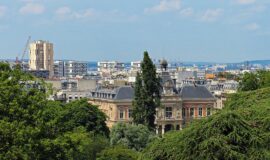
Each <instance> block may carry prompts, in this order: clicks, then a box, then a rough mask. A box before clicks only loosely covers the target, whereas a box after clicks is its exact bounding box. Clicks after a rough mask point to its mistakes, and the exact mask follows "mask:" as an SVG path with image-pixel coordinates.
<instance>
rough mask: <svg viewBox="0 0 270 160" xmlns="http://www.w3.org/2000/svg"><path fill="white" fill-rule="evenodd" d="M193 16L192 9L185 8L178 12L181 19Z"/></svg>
mask: <svg viewBox="0 0 270 160" xmlns="http://www.w3.org/2000/svg"><path fill="white" fill-rule="evenodd" d="M193 14H194V10H193V9H192V8H185V9H183V10H182V11H181V12H180V15H181V16H183V17H190V16H192V15H193Z"/></svg>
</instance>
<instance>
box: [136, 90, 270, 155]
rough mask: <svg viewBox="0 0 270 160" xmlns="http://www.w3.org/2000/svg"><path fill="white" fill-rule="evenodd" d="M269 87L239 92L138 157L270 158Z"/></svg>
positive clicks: (166, 136) (153, 144) (152, 144)
mask: <svg viewBox="0 0 270 160" xmlns="http://www.w3.org/2000/svg"><path fill="white" fill-rule="evenodd" d="M269 144H270V88H265V89H260V90H256V91H252V92H251V91H250V92H240V93H237V94H233V95H231V96H230V97H229V98H228V101H227V103H226V107H225V108H224V110H222V111H220V112H218V113H216V114H215V115H212V116H211V117H209V118H207V119H202V120H199V121H195V122H194V123H192V124H191V125H190V126H189V127H187V128H185V129H184V130H182V131H181V132H171V133H168V134H166V135H165V137H164V138H162V139H159V140H156V141H154V142H153V143H151V144H150V145H149V147H147V148H146V149H145V150H144V151H143V154H142V157H141V159H149V160H160V159H164V160H165V159H166V160H177V159H224V160H225V159H258V160H261V159H270V145H269Z"/></svg>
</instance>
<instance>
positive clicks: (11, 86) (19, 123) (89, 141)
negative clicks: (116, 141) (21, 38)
mask: <svg viewBox="0 0 270 160" xmlns="http://www.w3.org/2000/svg"><path fill="white" fill-rule="evenodd" d="M48 90H50V89H49V88H48V85H46V84H45V83H44V82H43V81H41V80H39V79H37V78H35V77H33V76H31V75H29V74H26V73H24V72H22V71H21V70H20V69H19V68H15V69H13V70H12V69H11V68H10V67H9V65H8V64H5V63H0V139H1V143H0V159H95V158H96V154H97V153H98V152H100V151H101V150H102V149H104V148H105V146H108V139H107V137H105V136H108V134H109V130H108V128H107V127H106V124H105V120H106V116H105V114H104V113H102V112H101V111H100V110H99V109H98V108H97V107H96V106H92V105H90V104H88V103H87V101H86V100H78V101H76V102H73V103H70V104H61V103H59V102H53V101H49V100H48V99H47V96H48Z"/></svg>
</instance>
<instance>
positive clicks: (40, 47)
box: [29, 40, 54, 77]
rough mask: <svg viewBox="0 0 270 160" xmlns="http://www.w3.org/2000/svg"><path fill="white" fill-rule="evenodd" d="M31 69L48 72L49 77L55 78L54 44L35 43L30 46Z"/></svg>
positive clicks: (45, 42)
mask: <svg viewBox="0 0 270 160" xmlns="http://www.w3.org/2000/svg"><path fill="white" fill-rule="evenodd" d="M29 50H30V53H29V58H30V59H29V69H30V70H48V71H49V76H50V77H52V76H53V64H54V61H53V54H54V51H53V44H52V43H50V42H48V41H42V40H39V41H35V42H32V43H30V46H29Z"/></svg>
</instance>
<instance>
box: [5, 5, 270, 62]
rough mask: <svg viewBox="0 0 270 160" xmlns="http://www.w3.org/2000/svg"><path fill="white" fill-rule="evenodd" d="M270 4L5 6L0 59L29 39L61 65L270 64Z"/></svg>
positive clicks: (16, 51)
mask: <svg viewBox="0 0 270 160" xmlns="http://www.w3.org/2000/svg"><path fill="white" fill-rule="evenodd" d="M269 7H270V0H0V58H15V57H16V56H17V54H21V53H22V52H23V48H24V46H25V43H26V40H27V37H28V36H29V35H31V36H32V40H40V39H42V40H49V41H50V42H52V43H54V49H55V59H75V60H88V61H93V60H120V61H130V60H138V59H141V58H142V54H143V51H145V50H148V51H149V53H150V55H151V57H152V58H156V59H158V58H163V57H164V58H167V59H168V60H179V61H217V62H236V61H243V60H252V59H270V9H269Z"/></svg>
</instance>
